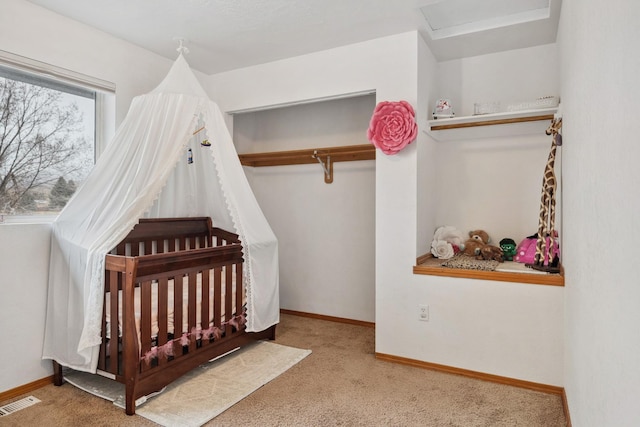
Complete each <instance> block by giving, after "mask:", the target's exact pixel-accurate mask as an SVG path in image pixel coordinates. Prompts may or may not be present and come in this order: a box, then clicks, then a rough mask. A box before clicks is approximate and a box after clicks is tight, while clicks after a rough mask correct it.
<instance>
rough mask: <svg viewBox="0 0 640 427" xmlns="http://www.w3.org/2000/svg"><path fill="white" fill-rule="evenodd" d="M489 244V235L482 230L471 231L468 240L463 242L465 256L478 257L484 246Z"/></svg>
mask: <svg viewBox="0 0 640 427" xmlns="http://www.w3.org/2000/svg"><path fill="white" fill-rule="evenodd" d="M488 243H489V235H488V234H487V232H486V231H484V230H471V231H470V232H469V238H468V239H467V240H466V241H465V242H464V251H463V253H464V254H465V255H469V256H478V255H480V250H481V249H482V247H483V246H484V245H487V244H488Z"/></svg>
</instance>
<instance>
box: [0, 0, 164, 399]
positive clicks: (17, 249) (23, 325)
mask: <svg viewBox="0 0 640 427" xmlns="http://www.w3.org/2000/svg"><path fill="white" fill-rule="evenodd" d="M0 49H1V50H4V51H8V52H11V53H14V54H17V55H21V56H24V57H28V58H30V59H35V60H38V61H42V62H46V63H49V64H52V65H55V66H58V67H62V68H66V69H69V70H72V71H75V72H79V73H83V74H87V75H90V76H93V77H96V78H100V79H103V80H107V81H111V82H114V83H115V84H116V96H117V104H116V120H117V122H118V123H119V122H120V121H121V120H122V119H123V118H124V117H125V115H126V113H127V110H128V108H129V104H130V102H131V99H132V97H133V96H136V95H139V94H142V93H145V92H147V91H149V90H151V89H152V88H153V87H155V86H156V85H157V84H158V83H160V81H161V80H162V78H163V77H164V76H165V75H166V73H167V71H168V70H169V67H170V66H171V61H168V60H166V59H164V58H161V57H159V56H157V55H155V54H152V53H150V52H148V51H145V50H143V49H141V48H139V47H136V46H134V45H131V44H128V43H125V42H123V41H122V40H119V39H116V38H113V37H110V36H108V35H106V34H104V33H101V32H99V31H97V30H94V29H92V28H90V27H87V26H85V25H82V24H79V23H77V22H75V21H72V20H69V19H67V18H63V17H61V16H59V15H56V14H54V13H51V12H49V11H47V10H46V9H43V8H40V7H38V6H35V5H33V4H31V3H29V2H26V1H22V0H2V6H1V12H0ZM0 242H2V244H1V245H0V247H1V249H0V251H1V252H0V272H2V273H1V275H0V280H1V281H0V287H1V290H2V298H0V325H2V328H0V342H3V343H5V344H6V345H7V349H9V350H10V351H4V352H2V355H1V356H0V392H2V391H5V390H10V389H13V388H15V387H18V386H21V385H24V384H27V383H29V382H32V381H35V380H39V379H41V378H43V377H45V376H47V375H49V374H51V372H52V371H51V362H50V361H42V360H41V359H40V357H41V354H42V339H43V334H44V311H45V304H46V292H47V277H48V267H49V242H50V225H48V224H39V225H38V224H25V225H18V224H0Z"/></svg>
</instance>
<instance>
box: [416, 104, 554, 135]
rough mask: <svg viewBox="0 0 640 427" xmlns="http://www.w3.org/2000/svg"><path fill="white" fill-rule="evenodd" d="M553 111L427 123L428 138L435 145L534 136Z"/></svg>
mask: <svg viewBox="0 0 640 427" xmlns="http://www.w3.org/2000/svg"><path fill="white" fill-rule="evenodd" d="M556 111H557V108H541V109H535V110H523V111H513V112H506V113H494V114H483V115H477V116H463V117H452V118H446V119H437V120H430V121H429V130H428V131H427V134H428V135H430V136H431V137H432V138H433V139H435V140H437V141H450V140H461V139H469V138H487V137H499V136H513V135H530V134H537V133H540V132H544V131H545V130H546V128H547V126H548V124H549V121H550V120H551V119H553V117H554V114H555V113H556Z"/></svg>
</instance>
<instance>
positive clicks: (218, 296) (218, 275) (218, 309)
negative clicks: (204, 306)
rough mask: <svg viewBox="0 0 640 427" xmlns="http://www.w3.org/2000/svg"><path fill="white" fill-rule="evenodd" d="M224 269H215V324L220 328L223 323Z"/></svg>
mask: <svg viewBox="0 0 640 427" xmlns="http://www.w3.org/2000/svg"><path fill="white" fill-rule="evenodd" d="M221 319H222V268H221V267H216V268H214V269H213V324H214V325H215V326H217V327H220V324H221V323H222V320H221Z"/></svg>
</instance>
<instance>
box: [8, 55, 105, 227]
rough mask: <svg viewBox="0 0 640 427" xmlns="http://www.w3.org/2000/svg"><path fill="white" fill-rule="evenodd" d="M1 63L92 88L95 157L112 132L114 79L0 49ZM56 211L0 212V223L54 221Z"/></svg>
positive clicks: (51, 78)
mask: <svg viewBox="0 0 640 427" xmlns="http://www.w3.org/2000/svg"><path fill="white" fill-rule="evenodd" d="M0 65H2V66H3V67H5V68H12V69H15V70H16V71H18V72H25V73H29V74H32V75H36V76H42V77H43V78H45V79H47V80H50V81H51V80H53V81H59V82H60V83H62V84H63V85H65V86H76V87H79V88H81V89H88V90H93V91H95V92H96V97H95V142H94V157H95V158H96V159H97V158H98V156H99V154H100V153H101V152H102V150H103V149H104V147H105V146H106V144H107V142H108V141H107V140H108V139H109V138H110V137H111V136H112V135H113V133H114V130H115V124H114V123H112V124H111V125H109V124H108V123H107V120H108V118H111V119H113V117H114V114H113V111H112V110H113V109H114V108H115V92H116V85H115V83H112V82H109V81H107V80H102V79H99V78H96V77H92V76H88V75H86V74H82V73H78V72H75V71H72V70H68V69H66V68H62V67H58V66H55V65H51V64H47V63H46V62H41V61H37V60H35V59H31V58H27V57H24V56H21V55H16V54H14V53H11V52H7V51H4V50H1V49H0ZM56 217H57V215H33V216H27V215H21V216H20V219H19V220H18V219H16V218H12V217H11V215H7V216H2V215H1V214H0V225H2V224H18V223H20V224H25V223H27V224H33V223H49V222H53V221H54V220H55V218H56Z"/></svg>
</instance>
